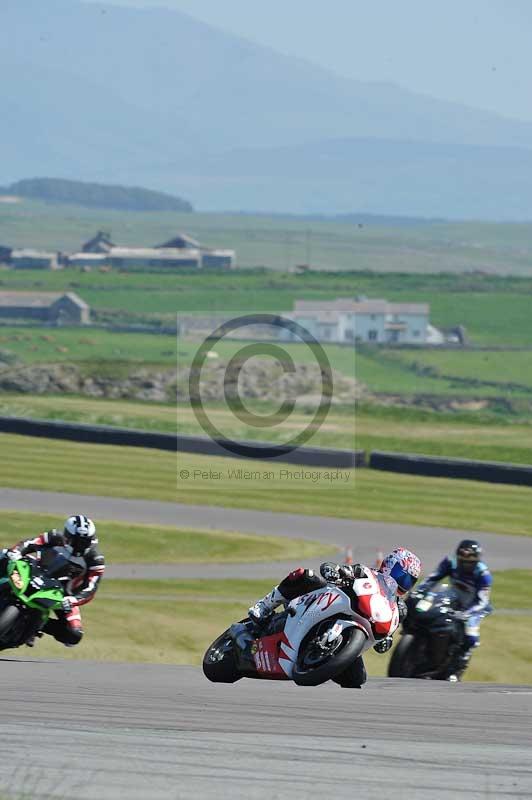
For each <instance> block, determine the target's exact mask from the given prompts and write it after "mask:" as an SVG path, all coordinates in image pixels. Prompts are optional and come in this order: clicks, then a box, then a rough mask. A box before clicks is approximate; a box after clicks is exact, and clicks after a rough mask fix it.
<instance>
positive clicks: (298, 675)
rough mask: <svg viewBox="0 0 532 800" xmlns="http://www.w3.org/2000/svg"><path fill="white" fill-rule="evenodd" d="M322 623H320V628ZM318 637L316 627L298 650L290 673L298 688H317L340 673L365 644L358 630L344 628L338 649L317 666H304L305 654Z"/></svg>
mask: <svg viewBox="0 0 532 800" xmlns="http://www.w3.org/2000/svg"><path fill="white" fill-rule="evenodd" d="M322 625H323V623H320V626H318V627H321V626H322ZM317 635H318V631H317V629H316V627H314V628H312V630H310V631H309V633H308V634H307V635H306V637H305V638H304V640H303V642H302V643H301V647H300V648H299V653H298V655H297V659H296V663H295V664H294V669H293V671H292V679H293V681H294V683H296V684H297V685H298V686H319V685H320V684H321V683H325V681H328V680H330V679H331V678H334V677H336V676H339V675H340V674H341V673H343V672H345V670H346V669H347V668H348V667H349V666H350V664H352V663H353V661H354V660H355V659H356V658H358V656H359V655H361V653H362V651H363V650H364V647H365V645H366V642H367V640H368V639H367V636H366V634H365V633H364V632H363V631H362V630H360V628H355V627H349V628H344V630H343V632H342V637H343V640H344V641H343V643H342V645H341V647H340V649H337V650H335V651H334V652H333V653H332V654H331V656H330V657H329V658H327V659H326V660H325V661H324V663H322V664H319V666H315V667H314V666H312V665H306V656H307V652H308V651H309V650H310V649H311V648H312V647H313V646H314V640H315V638H316V636H317Z"/></svg>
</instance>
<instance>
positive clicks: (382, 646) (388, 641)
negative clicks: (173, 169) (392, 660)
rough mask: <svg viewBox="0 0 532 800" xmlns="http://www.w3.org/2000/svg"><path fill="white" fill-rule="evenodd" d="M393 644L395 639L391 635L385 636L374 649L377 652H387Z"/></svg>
mask: <svg viewBox="0 0 532 800" xmlns="http://www.w3.org/2000/svg"><path fill="white" fill-rule="evenodd" d="M392 644H393V639H392V637H391V636H385V637H384V639H381V640H380V642H377V644H374V645H373V649H374V650H375V652H376V653H387V652H388V650H389V649H390V647H391V646H392Z"/></svg>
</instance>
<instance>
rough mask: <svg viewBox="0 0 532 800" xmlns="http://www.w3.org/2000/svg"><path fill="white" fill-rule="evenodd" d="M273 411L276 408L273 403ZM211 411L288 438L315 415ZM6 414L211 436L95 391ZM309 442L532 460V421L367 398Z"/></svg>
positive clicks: (4, 399)
mask: <svg viewBox="0 0 532 800" xmlns="http://www.w3.org/2000/svg"><path fill="white" fill-rule="evenodd" d="M249 406H250V408H251V409H252V410H253V411H254V412H255V413H264V411H265V408H264V406H263V405H262V404H259V405H258V406H255V405H254V404H251V403H250V404H249ZM267 410H268V411H270V412H271V411H272V409H271V408H268V409H267ZM208 413H209V418H210V419H211V420H212V421H213V423H214V424H215V425H216V426H217V427H218V428H219V429H220V430H222V431H223V432H224V433H225V434H226V435H227V436H230V437H232V438H234V439H260V440H264V441H273V442H280V441H286V439H287V437H288V436H293V435H294V434H297V433H299V432H300V431H301V430H303V429H304V428H305V427H306V426H307V425H308V422H309V416H308V414H305V413H303V412H299V411H297V410H296V411H295V412H294V413H293V414H292V415H291V416H290V418H289V419H288V420H287V421H285V422H283V423H282V424H279V425H278V426H275V427H273V428H261V429H260V430H259V431H258V430H257V429H256V428H255V427H253V425H251V424H250V425H246V424H245V423H244V422H241V421H240V420H238V419H237V418H236V417H235V416H234V415H233V414H232V413H231V412H230V411H228V410H227V409H226V408H225V406H222V405H221V404H220V405H211V406H209V408H208ZM0 415H7V416H20V417H34V418H38V419H62V420H68V421H71V422H83V423H90V424H97V425H116V426H120V427H130V428H138V429H142V430H153V431H160V432H162V433H175V432H176V430H177V431H178V432H179V433H185V434H193V435H200V436H204V435H205V432H204V431H203V429H202V428H201V427H200V425H199V423H198V421H197V419H196V417H195V416H194V413H193V411H192V409H191V408H190V407H187V406H185V405H183V406H178V408H177V413H176V407H175V406H173V405H164V404H159V403H157V404H154V403H141V402H130V401H125V400H101V399H95V398H81V397H65V396H53V397H47V396H40V397H39V396H34V395H6V394H4V395H2V396H0ZM309 444H312V445H313V446H319V447H338V448H340V449H345V448H348V447H354V448H355V449H362V450H366V451H367V452H370V451H371V450H390V451H393V452H399V453H404V452H408V453H424V454H426V455H440V456H449V457H455V458H472V459H479V460H481V461H506V462H513V463H517V464H530V463H532V425H531V424H529V423H528V424H524V423H523V422H521V423H517V422H510V421H508V419H507V418H506V417H504V416H503V417H497V416H495V415H491V416H490V415H487V414H484V415H483V414H481V413H478V412H474V411H469V412H465V413H461V414H460V413H452V412H449V413H435V412H430V411H421V410H419V409H398V408H395V407H376V406H374V405H362V404H361V405H360V406H358V407H357V409H356V411H353V409H352V408H346V409H332V410H331V411H330V413H329V414H328V416H327V419H326V420H325V422H324V424H323V425H322V426H321V428H320V429H319V430H318V431H317V432H316V433H315V434H314V435H313V437H312V439H311V440H310V442H309Z"/></svg>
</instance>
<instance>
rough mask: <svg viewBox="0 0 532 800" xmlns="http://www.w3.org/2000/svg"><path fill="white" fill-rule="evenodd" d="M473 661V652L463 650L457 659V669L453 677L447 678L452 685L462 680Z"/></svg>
mask: <svg viewBox="0 0 532 800" xmlns="http://www.w3.org/2000/svg"><path fill="white" fill-rule="evenodd" d="M470 659H471V650H463V651H462V652H461V653H460V655H459V656H458V658H457V659H456V664H455V668H454V670H453V672H452V674H451V675H449V677H448V678H447V680H448V681H449V682H450V683H458V682H459V681H461V680H462V675H463V674H464V672H465V671H466V669H467V667H468V666H469V661H470Z"/></svg>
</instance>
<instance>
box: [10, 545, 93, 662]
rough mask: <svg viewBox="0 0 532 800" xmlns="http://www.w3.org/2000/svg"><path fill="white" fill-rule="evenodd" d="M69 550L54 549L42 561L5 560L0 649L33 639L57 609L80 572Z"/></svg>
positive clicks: (25, 558) (77, 563)
mask: <svg viewBox="0 0 532 800" xmlns="http://www.w3.org/2000/svg"><path fill="white" fill-rule="evenodd" d="M82 562H83V559H79V558H75V557H73V556H72V553H71V551H70V548H67V547H54V548H51V549H50V550H49V551H47V552H46V553H44V552H43V557H42V558H35V557H32V556H24V557H22V558H20V559H18V560H17V561H8V563H7V567H6V569H5V577H3V578H0V650H7V649H8V648H12V647H20V645H22V644H25V642H27V641H28V639H31V638H32V637H34V636H36V635H37V634H38V633H39V632H40V631H41V630H42V629H43V628H44V626H45V625H46V623H47V622H48V618H49V616H50V614H51V612H52V611H56V610H60V609H61V604H62V601H63V599H64V598H65V596H66V594H67V584H68V581H69V580H71V578H72V577H73V575H74V574H76V572H78V573H79V572H80V571H81V570H83V563H84V562H83V563H82Z"/></svg>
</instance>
